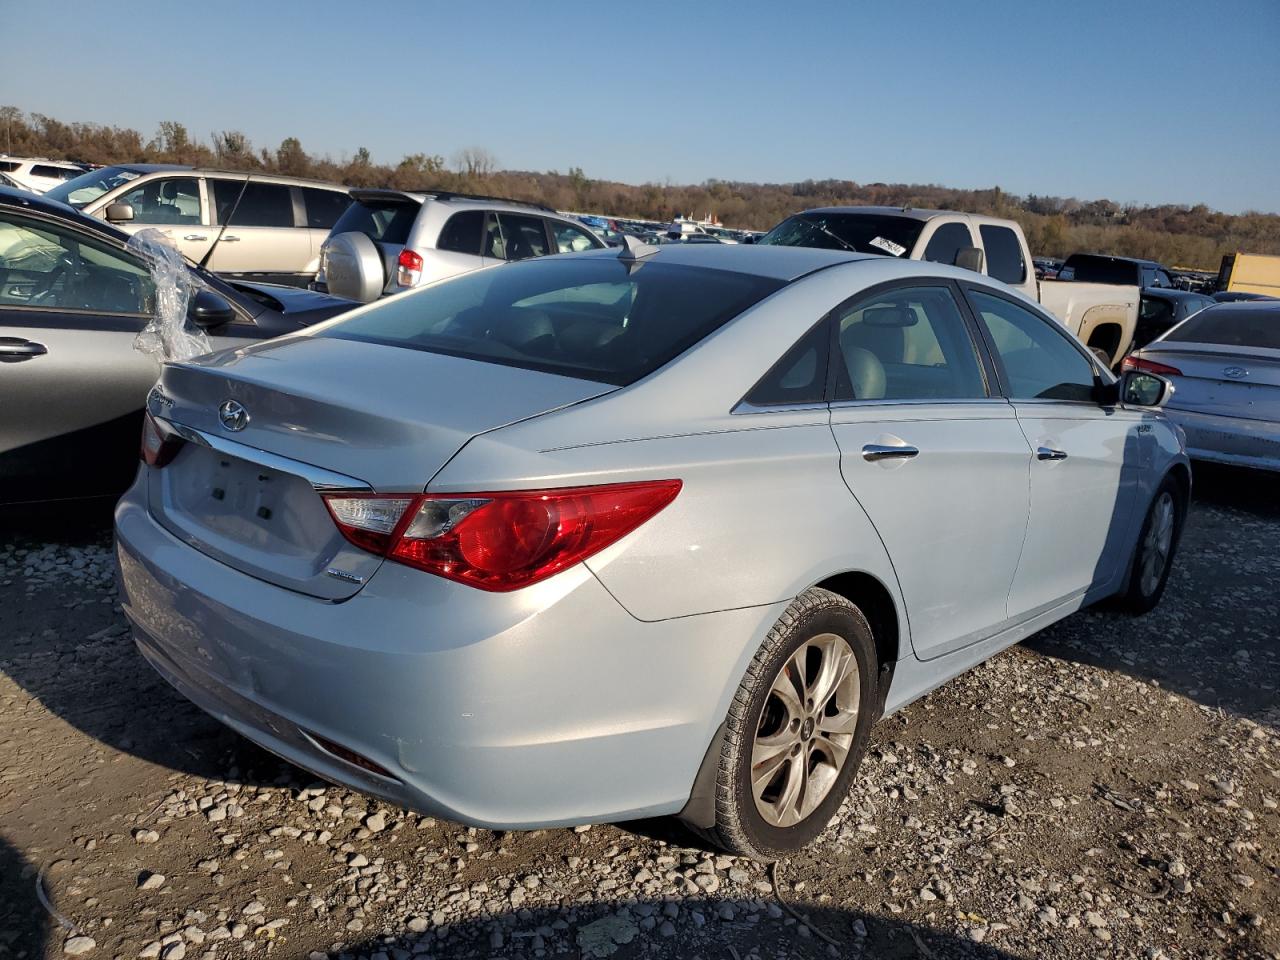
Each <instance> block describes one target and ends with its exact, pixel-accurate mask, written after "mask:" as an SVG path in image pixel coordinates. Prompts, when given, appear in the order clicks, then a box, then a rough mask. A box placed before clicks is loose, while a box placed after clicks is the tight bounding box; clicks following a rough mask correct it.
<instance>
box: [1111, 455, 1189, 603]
mask: <svg viewBox="0 0 1280 960" xmlns="http://www.w3.org/2000/svg"><path fill="white" fill-rule="evenodd" d="M1186 514H1187V504H1186V496H1185V494H1184V493H1183V491H1182V487H1181V486H1180V485H1179V484H1178V482H1177V481H1176V480H1175V479H1174V478H1173V477H1165V478H1164V480H1163V482H1161V484H1160V486H1159V488H1158V489H1157V490H1156V494H1155V496H1154V497H1152V498H1151V506H1149V507H1148V508H1147V515H1146V517H1145V518H1144V519H1143V521H1142V529H1141V530H1140V531H1139V532H1138V543H1137V545H1136V546H1135V547H1134V550H1133V565H1132V567H1131V568H1130V570H1129V587H1128V589H1127V590H1126V591H1125V592H1124V593H1123V594H1121V595H1120V597H1119V598H1118V601H1119V602H1118V605H1119V607H1120V609H1122V610H1124V611H1125V612H1126V613H1130V614H1132V615H1134V616H1141V615H1142V614H1144V613H1150V612H1151V611H1152V610H1154V609H1155V607H1156V605H1157V604H1158V603H1159V602H1160V598H1161V597H1162V596H1164V588H1165V586H1166V585H1167V584H1168V582H1169V573H1170V572H1171V571H1172V570H1173V558H1174V555H1175V554H1176V553H1177V550H1178V541H1179V539H1181V536H1182V525H1183V522H1184V520H1185V519H1186Z"/></svg>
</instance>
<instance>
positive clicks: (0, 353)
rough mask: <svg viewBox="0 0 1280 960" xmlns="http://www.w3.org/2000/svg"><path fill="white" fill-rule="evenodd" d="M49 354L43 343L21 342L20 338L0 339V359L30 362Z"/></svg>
mask: <svg viewBox="0 0 1280 960" xmlns="http://www.w3.org/2000/svg"><path fill="white" fill-rule="evenodd" d="M48 352H49V348H48V347H46V346H45V345H44V344H43V343H36V342H35V341H34V340H23V339H22V338H21V337H0V357H6V358H9V359H12V360H30V359H31V358H32V357H40V356H43V355H44V354H46V353H48Z"/></svg>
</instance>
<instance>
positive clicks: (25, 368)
mask: <svg viewBox="0 0 1280 960" xmlns="http://www.w3.org/2000/svg"><path fill="white" fill-rule="evenodd" d="M128 240H129V236H128V235H127V234H124V233H121V232H120V231H119V230H116V229H115V228H113V227H110V226H107V225H106V224H104V223H102V222H101V221H99V220H95V219H93V218H91V217H87V216H85V215H83V214H80V213H77V212H76V211H75V210H72V209H71V208H70V207H67V206H65V205H63V204H61V203H57V202H54V201H50V200H48V199H47V198H44V197H36V196H34V195H33V194H30V193H22V192H19V191H15V190H8V189H0V396H3V398H4V403H3V404H0V505H8V506H11V505H13V504H15V503H28V502H33V501H51V500H62V499H79V498H87V497H97V496H112V497H114V496H118V495H119V494H120V492H121V491H122V490H124V488H125V487H127V486H128V484H129V481H130V480H131V479H132V478H133V475H134V474H135V473H136V472H137V463H136V451H137V447H138V437H139V435H140V432H141V429H142V408H143V404H144V401H145V400H146V396H147V391H148V390H149V389H150V388H151V386H152V384H153V383H155V381H156V377H157V376H158V367H157V364H156V361H155V360H154V359H152V358H151V357H150V356H147V355H146V354H143V353H139V352H138V351H137V350H135V349H134V348H133V343H134V338H135V337H136V336H137V334H138V333H139V332H140V331H141V330H142V328H143V326H144V325H145V324H146V322H147V320H148V319H150V317H151V316H152V315H153V314H154V312H155V310H154V306H155V286H154V283H153V282H152V279H151V275H150V272H149V270H148V268H147V266H146V264H145V263H144V262H143V261H142V260H140V259H139V258H138V257H137V256H136V255H135V254H134V252H133V251H131V250H128V249H126V247H125V244H126V243H127V242H128ZM190 269H191V270H192V271H193V273H195V274H196V275H197V277H198V278H199V282H200V285H201V286H202V287H203V288H204V291H205V292H204V293H203V294H201V295H199V296H197V298H196V299H195V300H194V301H193V302H192V313H193V319H194V322H195V323H197V324H199V325H201V326H203V327H205V328H206V329H207V332H208V333H209V335H210V337H211V342H212V343H213V345H214V346H215V347H230V346H243V345H244V344H245V343H247V342H251V341H253V340H258V339H262V338H264V337H272V336H276V335H279V334H282V333H291V332H293V331H295V330H299V329H301V328H302V327H304V326H306V325H308V324H311V323H315V322H317V321H319V320H323V319H327V318H329V317H331V316H334V315H335V314H337V313H340V312H342V311H343V310H346V309H349V308H350V307H352V306H354V304H352V303H350V302H349V301H345V300H339V299H337V298H336V297H326V296H322V295H320V294H315V293H310V292H308V291H305V290H298V289H295V288H290V287H272V286H268V285H265V284H248V283H236V284H229V283H225V282H223V281H222V280H220V279H218V278H217V277H214V276H213V275H212V274H209V273H207V272H206V271H203V270H200V269H199V268H197V267H194V266H192V267H191V268H190Z"/></svg>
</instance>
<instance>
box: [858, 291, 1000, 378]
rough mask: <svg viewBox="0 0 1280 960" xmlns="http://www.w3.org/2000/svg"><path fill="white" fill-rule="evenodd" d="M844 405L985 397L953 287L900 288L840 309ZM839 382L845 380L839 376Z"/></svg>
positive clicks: (969, 338) (980, 376) (976, 356)
mask: <svg viewBox="0 0 1280 960" xmlns="http://www.w3.org/2000/svg"><path fill="white" fill-rule="evenodd" d="M837 322H838V323H839V331H838V342H839V348H840V356H841V360H842V361H843V364H844V370H845V372H846V373H847V374H848V380H847V382H842V383H841V384H839V385H838V388H837V395H836V399H840V400H973V399H980V398H983V397H985V396H986V395H987V390H986V384H985V382H984V381H983V377H982V369H981V367H980V366H979V362H978V354H977V350H976V349H975V347H974V344H973V339H972V337H970V335H969V329H968V327H966V326H965V322H964V317H963V316H962V315H961V313H960V307H959V305H958V304H957V303H956V299H955V296H954V295H953V294H952V292H951V289H950V288H949V287H946V286H921V287H900V288H896V289H893V290H889V291H887V292H885V293H879V294H873V295H872V296H870V297H867V298H863V299H860V300H857V301H855V302H854V304H853V305H852V306H850V307H847V308H843V309H842V310H841V311H840V312H839V314H838V317H837ZM841 379H842V381H843V379H844V378H841Z"/></svg>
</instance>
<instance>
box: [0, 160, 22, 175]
mask: <svg viewBox="0 0 1280 960" xmlns="http://www.w3.org/2000/svg"><path fill="white" fill-rule="evenodd" d="M20 166H21V164H19V163H16V162H14V161H13V160H0V171H2V172H4V173H13V171H15V170H17V169H18V167H20Z"/></svg>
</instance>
